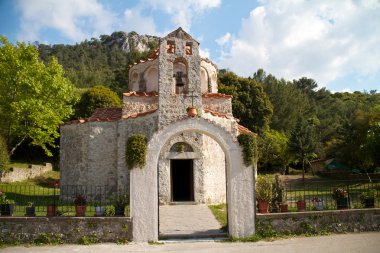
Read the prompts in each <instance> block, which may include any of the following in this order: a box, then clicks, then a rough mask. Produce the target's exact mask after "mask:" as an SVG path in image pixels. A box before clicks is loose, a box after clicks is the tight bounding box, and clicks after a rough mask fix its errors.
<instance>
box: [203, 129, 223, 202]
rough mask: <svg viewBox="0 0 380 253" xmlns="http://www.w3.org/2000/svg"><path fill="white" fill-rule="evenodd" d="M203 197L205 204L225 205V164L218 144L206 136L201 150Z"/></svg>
mask: <svg viewBox="0 0 380 253" xmlns="http://www.w3.org/2000/svg"><path fill="white" fill-rule="evenodd" d="M202 160H203V171H204V172H203V173H204V191H205V193H204V195H205V197H204V198H205V202H206V203H207V204H219V203H226V163H225V156H224V152H223V150H222V148H221V147H220V146H219V144H218V143H217V142H216V141H214V140H213V139H212V138H210V137H208V136H207V135H204V136H203V148H202Z"/></svg>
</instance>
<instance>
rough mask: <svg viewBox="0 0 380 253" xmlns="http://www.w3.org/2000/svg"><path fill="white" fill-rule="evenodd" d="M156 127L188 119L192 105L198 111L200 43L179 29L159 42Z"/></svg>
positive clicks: (200, 98) (199, 97)
mask: <svg viewBox="0 0 380 253" xmlns="http://www.w3.org/2000/svg"><path fill="white" fill-rule="evenodd" d="M158 61H159V62H158V68H159V77H158V83H159V85H158V87H159V91H158V93H159V96H158V97H159V101H158V108H159V123H158V124H159V127H163V126H166V125H168V124H170V123H171V122H173V121H176V120H178V119H180V118H183V117H187V112H186V110H187V108H188V107H190V106H191V105H193V106H194V107H196V108H198V111H201V110H200V109H201V108H202V104H201V103H202V95H201V77H200V72H201V71H200V70H201V57H200V56H199V42H197V41H196V40H194V39H193V38H192V37H191V36H190V35H189V34H188V33H186V32H185V31H184V30H183V29H182V28H181V27H179V28H178V29H177V30H175V31H174V32H172V33H170V34H168V35H167V36H166V37H164V38H162V39H161V40H160V54H159V60H158Z"/></svg>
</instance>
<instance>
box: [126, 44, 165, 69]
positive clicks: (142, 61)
mask: <svg viewBox="0 0 380 253" xmlns="http://www.w3.org/2000/svg"><path fill="white" fill-rule="evenodd" d="M159 54H160V48H157V49H156V50H154V51H153V52H152V53H151V54H150V55H148V57H147V58H146V59H145V60H139V61H138V62H135V63H133V64H132V65H129V67H132V66H133V65H137V64H140V63H144V62H147V61H154V60H155V59H157V58H158V55H159Z"/></svg>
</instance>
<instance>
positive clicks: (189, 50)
mask: <svg viewBox="0 0 380 253" xmlns="http://www.w3.org/2000/svg"><path fill="white" fill-rule="evenodd" d="M186 54H187V55H192V54H193V43H191V42H186Z"/></svg>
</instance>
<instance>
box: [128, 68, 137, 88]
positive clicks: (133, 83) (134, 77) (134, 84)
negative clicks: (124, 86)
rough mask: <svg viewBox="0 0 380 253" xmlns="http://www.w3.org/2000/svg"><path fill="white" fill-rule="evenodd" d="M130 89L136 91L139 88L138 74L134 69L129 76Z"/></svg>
mask: <svg viewBox="0 0 380 253" xmlns="http://www.w3.org/2000/svg"><path fill="white" fill-rule="evenodd" d="M129 90H130V91H138V90H139V74H138V73H137V72H136V71H134V72H133V73H132V76H131V82H130V84H129Z"/></svg>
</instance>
